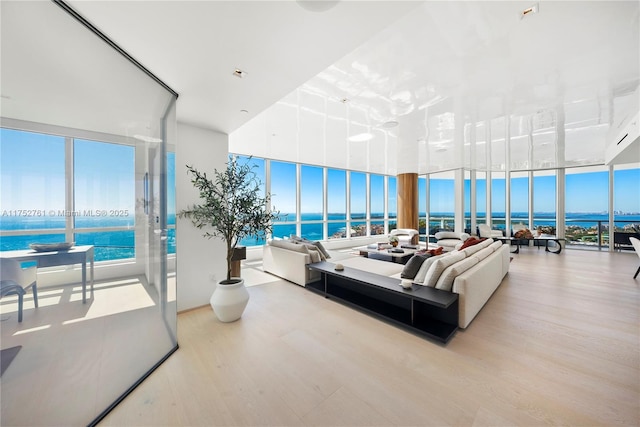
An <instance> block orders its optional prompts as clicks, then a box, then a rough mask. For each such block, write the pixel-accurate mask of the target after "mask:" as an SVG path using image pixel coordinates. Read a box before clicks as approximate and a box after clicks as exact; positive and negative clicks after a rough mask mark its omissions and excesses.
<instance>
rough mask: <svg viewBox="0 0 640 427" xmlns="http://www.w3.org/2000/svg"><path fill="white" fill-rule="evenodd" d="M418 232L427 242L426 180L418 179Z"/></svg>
mask: <svg viewBox="0 0 640 427" xmlns="http://www.w3.org/2000/svg"><path fill="white" fill-rule="evenodd" d="M418 231H419V232H420V236H425V241H429V236H428V234H429V230H428V228H427V178H426V177H424V176H420V177H418Z"/></svg>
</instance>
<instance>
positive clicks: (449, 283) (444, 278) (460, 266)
mask: <svg viewBox="0 0 640 427" xmlns="http://www.w3.org/2000/svg"><path fill="white" fill-rule="evenodd" d="M477 263H478V258H476V257H474V256H473V257H470V258H465V259H463V260H462V261H459V262H456V263H455V264H452V265H450V266H449V267H447V268H446V269H445V270H444V271H443V272H442V274H441V275H440V278H439V279H438V281H437V282H436V284H435V288H436V289H442V290H443V291H451V288H452V287H453V281H454V280H455V278H456V277H458V276H459V275H460V274H462V273H464V272H465V271H467V270H468V269H470V268H471V267H473V266H474V265H476V264H477Z"/></svg>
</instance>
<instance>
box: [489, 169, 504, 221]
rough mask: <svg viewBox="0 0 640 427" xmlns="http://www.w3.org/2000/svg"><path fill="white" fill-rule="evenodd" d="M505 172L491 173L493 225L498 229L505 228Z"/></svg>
mask: <svg viewBox="0 0 640 427" xmlns="http://www.w3.org/2000/svg"><path fill="white" fill-rule="evenodd" d="M504 175H505V174H504V172H493V173H492V174H491V227H492V228H494V229H496V230H504V229H505V219H506V216H505V210H506V200H507V198H506V191H507V187H506V182H505V177H504Z"/></svg>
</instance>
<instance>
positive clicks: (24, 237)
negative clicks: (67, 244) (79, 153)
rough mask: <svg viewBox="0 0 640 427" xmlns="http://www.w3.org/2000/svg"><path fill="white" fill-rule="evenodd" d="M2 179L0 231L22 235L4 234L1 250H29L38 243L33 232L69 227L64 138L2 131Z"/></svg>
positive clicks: (0, 143) (0, 135)
mask: <svg viewBox="0 0 640 427" xmlns="http://www.w3.org/2000/svg"><path fill="white" fill-rule="evenodd" d="M0 177H1V180H0V181H1V182H0V184H1V186H2V187H1V189H2V192H1V193H0V206H1V207H2V212H1V213H0V230H3V231H5V230H7V231H8V230H16V231H17V230H20V233H21V237H18V236H14V237H13V238H11V239H7V238H5V236H6V235H4V234H3V235H0V250H3V251H6V250H13V249H28V248H29V244H30V243H35V242H38V239H37V238H35V237H34V235H33V234H31V233H30V231H35V230H48V229H53V228H57V229H64V228H65V224H66V217H67V211H66V205H65V139H64V138H63V137H60V136H53V135H46V134H42V133H34V132H24V131H19V130H15V129H0ZM43 238H44V237H43ZM64 239H65V236H64V233H63V235H62V239H61V240H62V241H64ZM42 243H49V242H46V241H44V240H42Z"/></svg>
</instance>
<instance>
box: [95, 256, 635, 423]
mask: <svg viewBox="0 0 640 427" xmlns="http://www.w3.org/2000/svg"><path fill="white" fill-rule="evenodd" d="M381 262H383V261H381ZM638 262H639V259H638V257H637V256H636V254H634V253H622V254H620V253H616V254H613V255H612V254H609V253H606V252H586V251H576V250H573V251H570V250H567V251H563V252H562V254H560V255H553V254H549V253H545V252H544V250H539V251H538V250H536V249H534V248H529V249H523V250H522V252H521V253H520V254H519V255H514V259H513V261H512V263H511V270H510V272H509V274H508V275H507V278H506V279H505V281H504V282H503V283H502V285H501V286H500V287H499V288H498V290H497V291H496V293H495V294H494V295H493V297H492V298H491V299H490V300H489V302H488V303H487V305H486V306H485V307H484V309H483V310H482V311H481V312H480V314H479V315H478V317H476V319H475V320H474V321H473V322H472V323H471V325H470V326H469V327H468V328H467V329H466V330H464V331H459V332H458V333H457V334H456V336H454V338H453V340H452V341H451V342H450V343H449V344H448V345H446V346H444V345H439V344H436V343H434V342H431V341H427V340H425V339H423V338H420V337H417V336H414V335H412V334H410V333H407V332H405V331H403V330H401V329H398V328H397V327H394V326H391V325H389V324H386V323H384V322H381V321H379V320H376V319H373V318H371V317H369V316H367V315H365V314H362V313H359V312H357V311H354V310H353V309H351V308H348V307H345V306H342V305H340V304H338V303H335V302H333V301H330V300H325V299H323V298H322V297H320V296H319V295H317V294H314V293H311V292H309V291H307V290H305V289H303V288H301V287H298V286H296V285H294V284H291V283H287V282H284V281H281V280H277V281H271V282H269V283H266V284H264V285H262V286H254V287H251V288H249V292H250V294H251V300H250V301H249V305H248V307H247V310H246V311H245V314H244V315H243V317H242V319H241V320H240V321H237V322H235V323H232V324H222V323H220V322H218V321H217V320H216V319H215V317H214V314H213V312H212V311H211V309H210V308H202V309H197V310H194V311H190V312H186V313H183V314H180V315H179V316H178V337H179V344H180V349H179V350H178V351H177V352H176V353H174V355H173V356H171V357H170V358H169V359H168V360H167V361H166V362H165V363H164V364H163V365H162V366H160V368H159V369H158V370H157V371H156V372H155V373H153V374H152V375H151V376H150V377H149V378H148V379H147V380H146V381H145V382H144V383H143V384H142V385H141V386H140V387H138V388H137V389H136V390H135V391H134V392H133V393H132V394H131V395H130V396H129V397H128V398H127V399H125V401H124V402H122V403H121V404H120V405H119V406H118V407H117V408H115V410H114V411H113V412H112V413H111V414H110V415H109V416H108V417H107V418H106V419H105V420H104V421H103V422H102V423H101V425H103V426H151V425H153V426H156V425H170V426H177V425H193V426H196V425H199V426H211V425H225V426H240V425H242V426H255V425H277V426H284V425H305V426H306V425H322V426H356V425H381V426H390V425H411V426H417V425H437V426H442V425H461V426H503V425H520V426H538V425H574V426H596V425H602V426H613V425H633V426H637V425H638V424H639V422H640V351H639V350H640V331H639V308H640V280H633V279H632V276H633V273H634V272H635V270H636V268H637V267H638Z"/></svg>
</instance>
